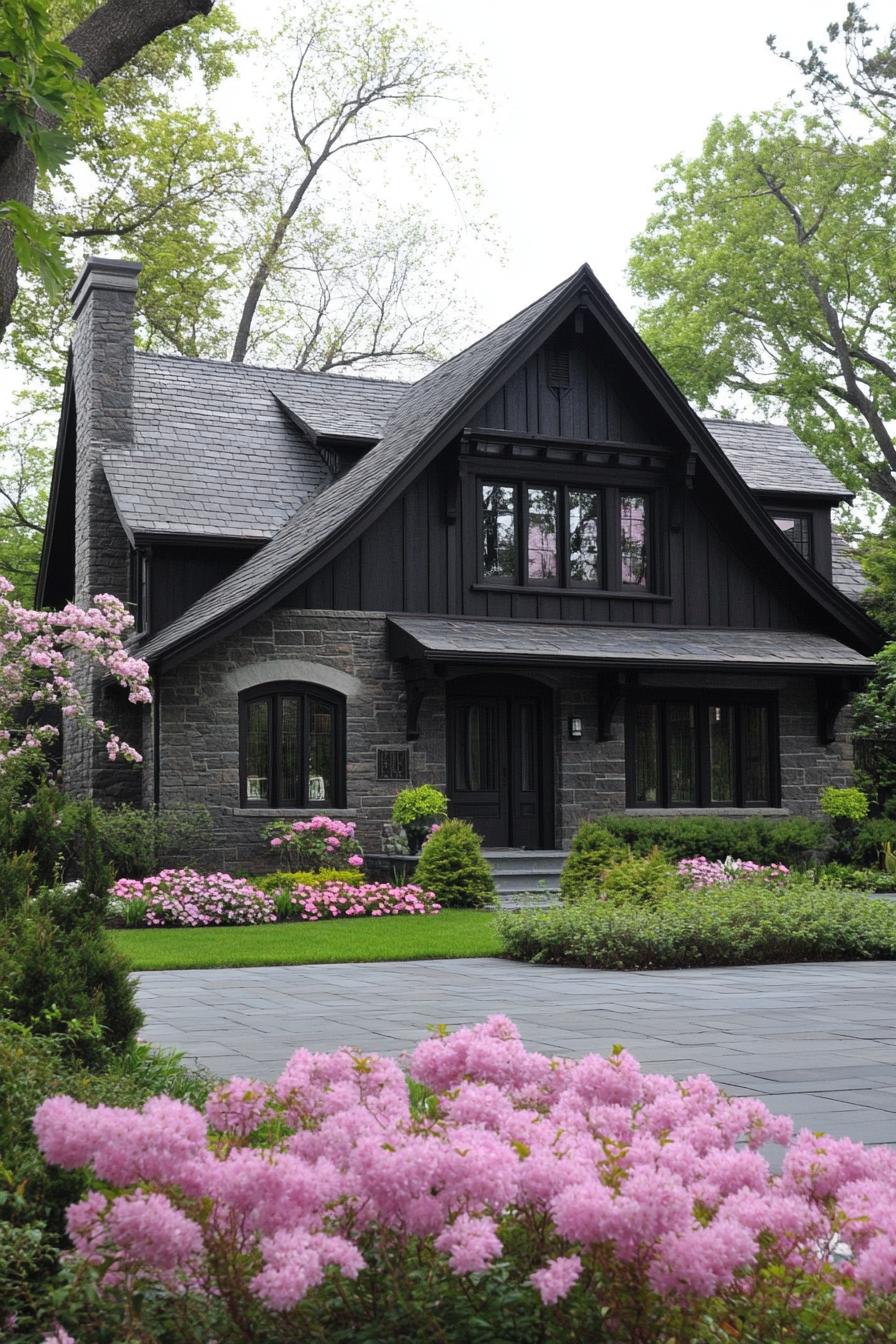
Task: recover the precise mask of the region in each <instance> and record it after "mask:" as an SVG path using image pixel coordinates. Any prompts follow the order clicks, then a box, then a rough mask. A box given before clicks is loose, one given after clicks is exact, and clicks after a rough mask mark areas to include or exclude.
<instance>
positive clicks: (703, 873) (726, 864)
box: [678, 854, 790, 891]
mask: <svg viewBox="0 0 896 1344" xmlns="http://www.w3.org/2000/svg"><path fill="white" fill-rule="evenodd" d="M678 873H679V876H680V877H683V878H686V879H687V881H688V882H689V883H690V886H691V888H692V889H693V890H694V891H700V890H701V888H703V887H716V886H727V885H728V884H729V883H731V882H736V881H738V880H739V879H744V878H753V879H756V878H760V879H762V881H763V882H766V883H769V884H771V883H774V882H779V881H781V880H782V879H783V878H786V877H788V876H789V875H790V869H789V868H786V867H785V866H784V864H783V863H769V864H761V863H752V862H751V861H750V860H749V859H732V858H731V857H730V856H729V857H728V858H727V859H705V858H704V857H703V855H702V854H700V855H698V856H697V857H696V858H694V859H681V860H680V861H679V864H678Z"/></svg>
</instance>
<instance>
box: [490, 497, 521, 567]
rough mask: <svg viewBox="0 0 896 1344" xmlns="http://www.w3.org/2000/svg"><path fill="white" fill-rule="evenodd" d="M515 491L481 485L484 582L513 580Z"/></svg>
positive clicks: (514, 560) (514, 563)
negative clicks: (485, 579)
mask: <svg viewBox="0 0 896 1344" xmlns="http://www.w3.org/2000/svg"><path fill="white" fill-rule="evenodd" d="M515 497H516V490H515V489H514V487H513V486H512V485H489V484H485V483H484V484H483V486H482V573H483V575H484V577H485V578H487V579H514V578H515V577H516V508H515V503H516V498H515Z"/></svg>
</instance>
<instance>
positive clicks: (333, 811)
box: [224, 803, 357, 820]
mask: <svg viewBox="0 0 896 1344" xmlns="http://www.w3.org/2000/svg"><path fill="white" fill-rule="evenodd" d="M224 813H225V815H226V816H228V817H294V818H295V819H296V820H302V819H303V818H304V817H348V818H349V820H351V819H352V818H354V817H355V816H356V815H357V812H356V809H355V808H353V807H327V805H326V803H321V805H320V807H226V808H225V809H224Z"/></svg>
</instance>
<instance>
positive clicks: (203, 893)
mask: <svg viewBox="0 0 896 1344" xmlns="http://www.w3.org/2000/svg"><path fill="white" fill-rule="evenodd" d="M109 897H110V900H109V912H110V914H112V915H120V916H122V918H124V920H125V923H128V924H130V923H134V922H138V923H141V924H146V925H147V926H148V927H149V928H154V929H160V928H165V927H178V928H188V929H197V928H200V927H202V926H203V925H207V924H273V923H275V922H276V919H277V912H276V908H275V905H274V899H273V897H272V896H269V895H267V894H266V893H265V892H263V891H259V889H258V888H257V887H253V885H252V883H251V882H247V881H246V880H245V879H243V878H239V877H231V876H230V875H229V874H228V873H208V874H204V873H197V872H195V871H194V870H193V869H192V868H165V869H163V870H162V872H161V873H159V874H157V876H155V877H144V878H131V877H122V878H119V880H118V881H117V882H116V883H115V884H114V886H113V887H111V889H110V891H109ZM132 904H133V905H134V906H136V907H137V909H138V910H139V919H138V920H137V921H134V920H132V919H129V918H128V911H129V907H130V906H131V905H132Z"/></svg>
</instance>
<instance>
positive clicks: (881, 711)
mask: <svg viewBox="0 0 896 1344" xmlns="http://www.w3.org/2000/svg"><path fill="white" fill-rule="evenodd" d="M889 544H890V545H891V546H892V547H893V554H894V555H896V537H892V536H891V538H890V541H889ZM875 591H878V592H879V591H880V590H879V589H876V590H875ZM894 593H896V589H894ZM888 600H889V599H888ZM894 628H896V627H894ZM872 661H873V662H874V665H875V667H874V675H873V677H872V678H871V680H870V681H869V682H868V685H867V686H866V687H865V689H864V690H863V691H860V692H859V693H858V695H856V696H855V697H854V698H853V702H852V708H853V716H854V717H853V725H854V733H855V737H856V739H857V742H861V744H862V748H863V750H862V754H861V756H860V758H859V762H860V763H861V764H859V762H857V770H856V777H857V779H858V781H859V783H860V784H861V785H862V787H863V789H865V790H866V791H867V792H868V793H870V794H871V796H872V797H878V796H882V797H884V798H887V797H894V796H896V643H890V644H885V645H884V647H883V648H882V649H881V650H880V652H879V653H876V654H874V655H873V657H872Z"/></svg>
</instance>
